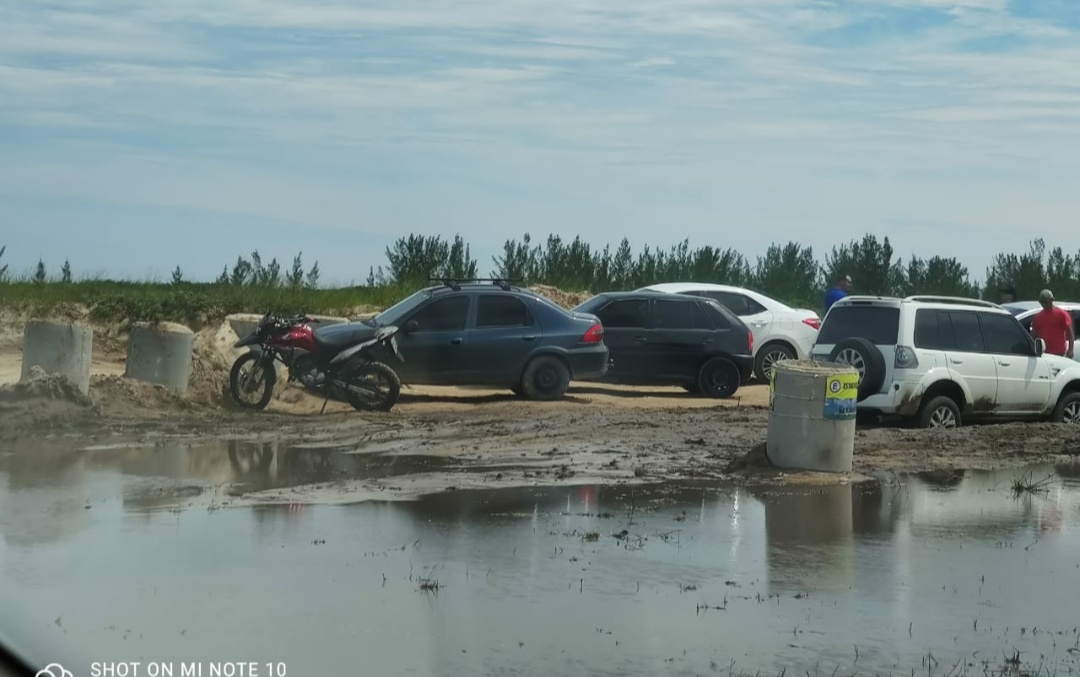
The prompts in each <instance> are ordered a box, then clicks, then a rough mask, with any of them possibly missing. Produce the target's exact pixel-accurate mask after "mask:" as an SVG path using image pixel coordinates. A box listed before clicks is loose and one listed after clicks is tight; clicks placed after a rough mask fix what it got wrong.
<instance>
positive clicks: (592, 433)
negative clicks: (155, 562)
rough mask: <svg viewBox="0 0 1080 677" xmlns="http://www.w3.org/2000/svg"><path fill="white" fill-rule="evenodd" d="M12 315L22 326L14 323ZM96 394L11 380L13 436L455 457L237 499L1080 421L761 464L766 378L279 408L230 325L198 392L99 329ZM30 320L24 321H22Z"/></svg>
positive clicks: (643, 465)
mask: <svg viewBox="0 0 1080 677" xmlns="http://www.w3.org/2000/svg"><path fill="white" fill-rule="evenodd" d="M8 326H9V327H11V326H12V324H8ZM95 329H96V331H100V333H101V335H102V338H101V339H100V340H99V339H98V337H97V334H95V354H94V365H93V377H92V379H91V391H90V397H89V399H88V400H87V399H84V398H80V397H78V396H77V394H76V395H73V394H70V393H68V392H67V391H66V390H64V388H63V387H62V385H58V384H56V383H49V382H47V380H45V381H39V382H35V383H32V384H23V385H22V386H16V387H12V386H10V385H9V386H5V387H3V388H0V447H2V448H4V449H6V450H11V451H12V453H34V452H33V450H34V449H39V448H42V447H43V446H47V447H48V448H50V449H54V450H57V449H69V450H75V449H85V448H87V447H92V446H96V447H101V446H108V445H113V446H115V445H144V446H155V445H161V444H163V443H189V444H198V443H200V441H206V440H210V439H222V438H227V439H238V440H273V441H274V442H275V443H278V444H281V445H284V446H286V447H293V448H296V447H304V448H310V449H318V448H320V447H324V448H333V449H337V450H345V451H347V452H348V453H351V454H389V455H399V456H418V455H422V456H427V457H438V458H440V459H443V461H444V462H443V463H441V464H440V468H439V470H438V471H431V472H417V473H412V474H407V475H399V476H395V477H385V478H367V479H363V478H361V479H355V478H354V479H343V480H341V481H337V482H334V483H332V484H326V485H307V486H299V487H292V488H287V489H275V490H273V491H269V492H251V493H248V492H244V491H242V490H237V491H229V492H227V493H228V499H227V501H225V502H226V503H229V504H233V505H242V504H249V503H268V502H291V501H304V502H351V501H358V500H366V499H394V498H397V499H401V498H412V497H415V496H418V495H421V494H425V493H431V492H435V491H441V490H446V489H449V488H453V489H459V490H460V489H470V488H494V487H507V486H540V485H551V484H579V483H592V482H596V483H644V482H657V481H668V480H681V479H707V480H733V481H742V482H763V483H774V482H782V483H815V482H836V481H858V480H861V479H865V478H866V477H868V476H881V475H889V474H891V473H897V472H905V471H930V470H950V469H980V468H997V467H1003V466H1016V465H1022V464H1027V463H1036V462H1038V463H1045V462H1053V463H1071V462H1073V461H1074V460H1076V459H1077V457H1078V455H1080V435H1078V434H1077V431H1076V430H1075V429H1072V428H1071V427H1066V426H1062V425H1055V424H1043V423H1040V424H998V425H984V426H972V427H967V428H963V429H960V430H956V431H951V432H936V431H922V430H909V429H896V428H881V427H877V428H874V427H870V428H862V427H861V428H860V429H859V430H858V432H857V433H856V447H855V449H856V451H855V463H854V465H855V467H854V471H855V472H853V473H852V474H850V475H839V476H838V475H819V474H814V473H792V472H780V471H777V470H775V469H769V468H765V467H761V465H762V464H761V463H760V460H761V459H762V457H763V454H762V453H761V450H762V446H763V443H764V441H765V431H766V425H767V410H766V406H767V403H768V389H767V387H766V386H762V385H746V386H744V387H743V388H741V389H740V390H739V392H738V393H737V396H736V397H735V398H732V399H730V400H711V399H707V398H703V397H699V396H693V395H689V394H687V393H686V392H685V391H683V390H682V389H681V388H625V387H614V386H606V385H593V384H585V383H577V384H574V386H573V387H572V388H571V391H570V393H569V394H568V396H567V397H566V398H565V399H563V400H561V401H558V402H545V403H537V402H527V401H523V400H520V399H518V398H516V397H514V396H513V395H512V394H511V393H509V392H504V391H492V390H483V389H466V388H441V387H411V388H406V389H405V390H404V391H403V394H402V398H401V401H400V402H399V404H398V405H397V406H396V407H395V408H394V410H393V411H391V412H388V413H359V412H355V411H353V410H352V409H351V408H350V407H348V406H347V405H343V404H340V403H336V402H330V403H329V404H328V405H327V408H326V412H325V413H322V414H320V413H319V412H320V409H321V408H322V406H323V401H322V399H320V398H318V397H315V396H313V395H311V394H309V393H308V392H306V391H304V390H302V389H300V388H298V387H296V386H288V387H286V386H284V385H279V388H278V391H277V392H276V393H275V398H274V400H273V401H272V402H271V404H270V406H269V408H268V410H267V411H265V412H259V413H253V412H246V411H236V410H234V409H231V408H230V407H229V406H228V400H227V399H226V398H224V397H223V392H224V388H225V386H226V383H227V378H228V367H229V365H230V364H231V362H232V360H233V359H235V356H236V355H237V354H238V353H236V352H235V351H234V350H233V349H232V347H231V344H232V343H233V341H235V340H236V337H235V335H234V334H233V333H232V331H231V329H229V328H228V326H227V325H225V324H222V325H220V326H213V327H207V328H203V329H202V330H200V331H199V332H198V333H197V335H196V356H195V362H194V367H193V375H192V385H191V389H190V392H189V393H188V395H187V396H186V397H183V398H181V397H177V396H175V395H173V394H171V393H168V392H166V391H164V390H163V389H161V388H157V387H155V386H151V385H149V384H145V383H139V382H135V381H130V380H127V379H124V378H122V376H121V375H122V374H123V371H124V359H123V356H124V347H125V346H124V337H123V332H122V331H119V330H110V329H109V328H95ZM7 331H8V334H7V335H0V381H7V382H9V383H10V382H13V381H15V380H17V379H18V375H19V373H20V371H21V346H20V345H19V344H20V343H21V342H20V341H19V340H18V334H15V335H14V336H13V333H14V331H15V330H12V329H9V330H7ZM20 333H21V331H20Z"/></svg>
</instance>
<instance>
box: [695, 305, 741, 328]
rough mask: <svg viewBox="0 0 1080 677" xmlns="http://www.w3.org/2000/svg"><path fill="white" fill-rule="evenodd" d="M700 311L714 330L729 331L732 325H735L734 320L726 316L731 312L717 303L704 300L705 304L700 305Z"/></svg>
mask: <svg viewBox="0 0 1080 677" xmlns="http://www.w3.org/2000/svg"><path fill="white" fill-rule="evenodd" d="M701 309H702V311H703V312H704V313H705V315H706V316H707V317H708V319H709V320H711V321H712V326H713V328H714V329H731V327H732V325H733V324H737V323H736V322H733V320H735V319H736V318H734V317H729V315H728V314H729V313H731V311H730V310H729V309H727V308H725V307H724V306H722V305H720V304H719V303H718V302H717V301H714V300H712V299H706V300H705V302H704V303H703V304H701Z"/></svg>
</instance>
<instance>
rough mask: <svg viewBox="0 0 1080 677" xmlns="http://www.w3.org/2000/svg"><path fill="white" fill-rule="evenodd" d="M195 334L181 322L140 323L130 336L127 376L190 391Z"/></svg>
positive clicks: (181, 390) (181, 392)
mask: <svg viewBox="0 0 1080 677" xmlns="http://www.w3.org/2000/svg"><path fill="white" fill-rule="evenodd" d="M194 347H195V334H194V333H193V332H192V331H191V330H190V329H188V328H187V327H185V326H183V325H180V324H172V323H168V322H165V323H160V324H150V323H147V322H139V323H136V325H135V326H134V328H132V330H131V335H130V336H129V338H128V356H127V371H126V372H125V373H124V376H126V377H127V378H131V379H136V380H139V381H148V382H150V383H154V384H157V385H160V386H164V387H166V388H168V389H169V390H172V391H173V392H175V393H176V394H178V395H183V394H184V393H186V392H187V387H188V379H190V378H191V360H192V355H193V352H194Z"/></svg>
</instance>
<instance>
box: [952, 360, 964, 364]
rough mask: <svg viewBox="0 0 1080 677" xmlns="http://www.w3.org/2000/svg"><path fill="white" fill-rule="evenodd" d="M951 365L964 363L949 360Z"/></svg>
mask: <svg viewBox="0 0 1080 677" xmlns="http://www.w3.org/2000/svg"><path fill="white" fill-rule="evenodd" d="M949 363H950V364H963V363H964V361H963V360H949Z"/></svg>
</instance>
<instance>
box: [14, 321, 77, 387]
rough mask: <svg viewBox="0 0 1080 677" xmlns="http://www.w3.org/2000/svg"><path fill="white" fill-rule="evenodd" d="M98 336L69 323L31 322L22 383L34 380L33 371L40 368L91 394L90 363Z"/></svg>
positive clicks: (27, 333)
mask: <svg viewBox="0 0 1080 677" xmlns="http://www.w3.org/2000/svg"><path fill="white" fill-rule="evenodd" d="M93 348H94V332H93V330H91V329H90V328H88V327H80V326H78V325H74V324H69V323H65V322H49V321H36V320H35V321H31V322H28V323H27V324H26V331H25V332H24V334H23V362H22V374H21V376H20V378H21V380H23V381H26V380H28V379H29V378H30V370H31V369H33V368H34V367H40V368H42V369H44V370H45V372H46V373H48V374H59V375H60V376H64V377H66V378H67V379H68V380H69V381H71V382H72V383H74V384H75V386H76V387H77V388H78V389H79V390H80V391H81V392H82V393H83V394H84V395H86V394H88V393H89V392H90V359H91V354H92V352H93Z"/></svg>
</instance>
